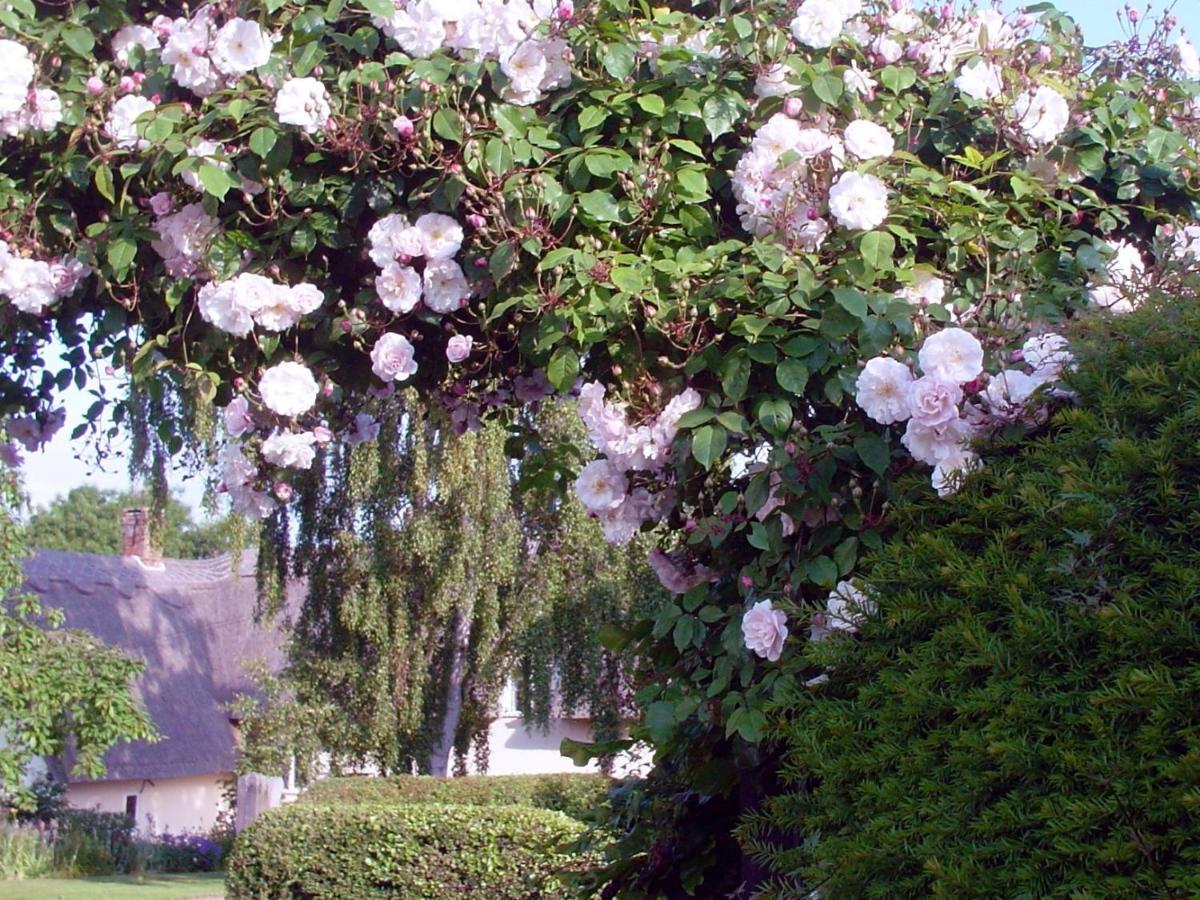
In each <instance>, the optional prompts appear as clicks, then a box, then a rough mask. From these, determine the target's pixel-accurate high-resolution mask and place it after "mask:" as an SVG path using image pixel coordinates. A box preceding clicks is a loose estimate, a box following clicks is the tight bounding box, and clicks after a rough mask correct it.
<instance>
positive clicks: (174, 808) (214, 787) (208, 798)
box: [67, 774, 232, 835]
mask: <svg viewBox="0 0 1200 900" xmlns="http://www.w3.org/2000/svg"><path fill="white" fill-rule="evenodd" d="M228 777H232V776H230V775H221V774H214V775H193V776H188V777H186V778H156V779H154V780H153V781H150V780H146V781H101V782H95V783H86V784H70V785H68V786H67V804H68V805H70V806H73V807H76V808H78V809H99V810H100V811H101V812H125V797H126V796H128V795H129V794H137V797H138V809H137V829H138V832H139V833H140V834H143V835H151V834H162V833H163V832H168V831H169V832H171V833H172V834H178V833H180V832H181V831H208V829H210V828H212V826H213V825H214V824H216V819H217V816H218V814H219V813H221V812H222V811H224V810H225V808H226V804H225V798H224V797H223V795H222V790H223V786H222V783H221V782H222V780H223V779H224V778H228Z"/></svg>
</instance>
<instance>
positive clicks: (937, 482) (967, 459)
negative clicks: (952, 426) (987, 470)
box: [929, 450, 983, 497]
mask: <svg viewBox="0 0 1200 900" xmlns="http://www.w3.org/2000/svg"><path fill="white" fill-rule="evenodd" d="M981 468H983V461H982V460H981V459H980V458H979V457H978V456H977V455H976V454H974V453H972V452H971V451H969V450H959V451H958V452H956V453H951V454H948V455H947V456H945V457H944V458H943V459H942V460H941V461H939V462H938V464H937V465H935V466H934V467H933V473H932V474H931V475H930V476H929V483H930V484H931V485H932V486H933V489H934V490H935V491H937V495H938V496H939V497H949V496H951V495H952V494H956V493H958V489H959V488H960V487H962V483H963V479H965V478H966V477H967V475H969V474H970V473H971V472H974V471H977V470H979V469H981Z"/></svg>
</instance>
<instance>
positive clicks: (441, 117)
mask: <svg viewBox="0 0 1200 900" xmlns="http://www.w3.org/2000/svg"><path fill="white" fill-rule="evenodd" d="M433 132H434V134H436V135H437V136H438V137H441V138H444V139H445V140H447V141H454V143H456V144H461V143H462V136H463V132H462V119H460V118H459V117H458V113H456V112H455V111H454V110H452V109H446V107H444V106H443V107H442V108H441V109H439V110H438V111H437V112H435V113H434V114H433Z"/></svg>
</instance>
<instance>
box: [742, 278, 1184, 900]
mask: <svg viewBox="0 0 1200 900" xmlns="http://www.w3.org/2000/svg"><path fill="white" fill-rule="evenodd" d="M1089 332H1090V333H1089V334H1088V336H1087V342H1088V343H1090V345H1091V346H1092V348H1093V352H1092V354H1091V355H1090V357H1089V356H1088V355H1087V354H1085V358H1084V359H1082V360H1081V364H1080V366H1079V369H1078V371H1077V372H1076V373H1075V375H1074V376H1073V377H1072V383H1073V387H1074V389H1075V390H1076V391H1077V397H1076V400H1075V402H1073V403H1071V404H1069V405H1066V406H1065V407H1064V408H1063V409H1061V410H1060V411H1059V412H1058V413H1057V414H1056V415H1055V417H1054V419H1053V420H1052V421H1051V423H1050V428H1049V430H1048V432H1047V433H1046V434H1045V435H1044V436H1043V437H1042V438H1041V439H1040V440H1037V441H1035V442H1032V443H1025V444H1022V445H1021V446H1020V447H1017V446H1016V445H1015V444H1014V445H1009V446H1007V447H1000V448H999V449H998V450H995V451H993V452H992V453H991V454H990V456H988V458H987V461H986V468H985V470H984V472H983V473H981V474H980V475H979V476H978V477H977V478H974V479H972V480H971V481H970V482H969V483H968V485H967V486H966V487H965V488H964V489H963V490H962V492H961V493H960V494H958V495H957V496H956V497H954V498H953V499H950V500H948V501H947V500H941V501H938V500H935V499H930V500H928V501H927V502H915V503H913V504H910V505H908V506H907V507H906V508H904V509H901V510H898V511H897V518H896V520H895V521H896V522H897V523H898V526H899V530H900V531H899V538H898V539H897V540H896V541H894V542H892V543H889V544H888V546H887V547H885V548H884V549H883V550H882V551H881V552H880V553H879V554H878V556H877V559H876V560H875V563H874V565H873V566H872V567H871V568H869V569H868V570H867V573H866V578H867V580H869V582H870V583H871V584H872V585H873V599H874V600H875V602H876V603H877V604H878V611H877V613H876V614H875V615H874V616H873V617H872V618H871V619H870V620H869V621H867V622H865V623H864V624H863V626H862V627H861V629H860V634H859V636H858V637H857V638H856V637H851V636H847V635H845V634H843V635H838V636H835V637H833V638H832V639H830V640H828V641H825V642H821V643H818V644H810V645H809V649H808V650H807V652H806V653H805V654H804V656H805V659H804V660H797V667H799V666H802V665H807V666H810V667H811V666H814V665H817V666H820V667H821V668H823V669H825V670H826V671H827V673H828V681H826V682H824V683H821V684H817V685H813V686H809V687H797V689H796V690H795V691H794V692H793V693H792V695H791V696H790V697H789V698H788V699H787V700H786V701H785V702H784V703H782V704H781V706H782V708H781V709H780V710H779V712H780V713H782V715H781V717H780V721H781V723H782V724H780V725H779V727H778V733H779V736H780V737H781V738H783V739H784V740H785V741H786V744H787V746H788V750H787V753H786V755H785V763H784V767H785V774H786V775H787V777H788V778H789V780H790V782H791V784H792V786H793V789H792V790H791V792H790V793H788V794H787V795H785V796H783V797H781V798H779V799H778V800H777V801H776V802H775V804H774V806H773V808H772V810H771V811H770V813H769V814H765V815H763V816H761V817H759V818H758V819H756V820H754V821H752V822H751V823H749V825H748V826H747V828H746V831H747V836H748V838H749V843H750V844H751V845H752V846H753V848H754V849H755V850H756V851H757V852H758V853H759V854H761V855H762V856H763V857H765V858H767V859H769V860H770V862H771V864H772V866H773V868H774V869H775V871H776V872H777V879H776V882H775V886H774V887H775V891H776V893H777V894H778V895H782V896H795V893H796V891H798V890H809V889H812V888H816V887H819V888H820V892H821V896H822V897H826V898H838V897H916V896H930V895H932V896H944V897H958V898H964V897H1001V896H1003V897H1018V896H1024V897H1195V896H1197V895H1198V894H1200V830H1198V829H1197V828H1196V818H1195V817H1196V813H1197V807H1198V804H1200V603H1198V602H1197V601H1198V600H1200V545H1198V544H1197V542H1196V539H1195V535H1196V533H1197V529H1198V527H1200V342H1198V341H1197V339H1196V335H1197V334H1198V333H1200V313H1198V312H1197V311H1196V309H1195V308H1194V303H1193V302H1192V301H1179V302H1177V303H1175V304H1164V305H1162V306H1161V307H1160V308H1157V309H1154V310H1151V311H1146V312H1143V313H1139V314H1138V315H1136V316H1132V317H1129V318H1126V319H1121V320H1109V321H1105V322H1102V323H1098V324H1095V325H1093V326H1091V327H1090V329H1089ZM809 672H810V673H811V669H810V670H809ZM804 677H805V678H807V677H809V676H808V675H805V676H804ZM803 681H804V678H798V679H797V684H798V685H801V684H802V683H803ZM782 832H787V833H788V834H789V841H788V842H787V845H788V846H787V848H786V849H781V848H780V846H779V844H780V843H781V842H780V841H779V836H780V834H781V833H782ZM768 836H772V837H773V838H774V841H772V840H770V839H769V838H768Z"/></svg>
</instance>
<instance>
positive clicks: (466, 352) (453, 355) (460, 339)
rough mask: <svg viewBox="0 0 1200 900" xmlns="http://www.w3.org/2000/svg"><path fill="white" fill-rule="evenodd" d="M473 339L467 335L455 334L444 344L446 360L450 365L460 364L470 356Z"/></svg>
mask: <svg viewBox="0 0 1200 900" xmlns="http://www.w3.org/2000/svg"><path fill="white" fill-rule="evenodd" d="M474 343H475V338H473V337H471V336H470V335H469V334H456V335H454V336H453V337H452V338H450V340H449V341H447V342H446V359H447V360H449V361H450V362H452V363H460V362H462V361H463V360H464V359H466V358H467V357H468V356H470V355H471V346H472V345H473V344H474Z"/></svg>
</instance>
